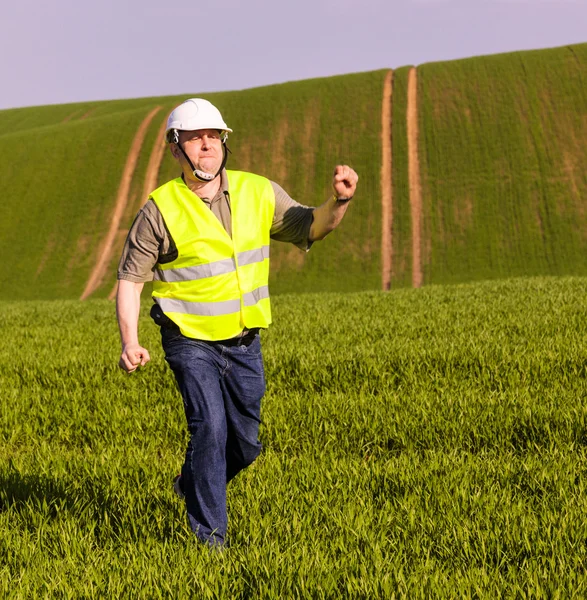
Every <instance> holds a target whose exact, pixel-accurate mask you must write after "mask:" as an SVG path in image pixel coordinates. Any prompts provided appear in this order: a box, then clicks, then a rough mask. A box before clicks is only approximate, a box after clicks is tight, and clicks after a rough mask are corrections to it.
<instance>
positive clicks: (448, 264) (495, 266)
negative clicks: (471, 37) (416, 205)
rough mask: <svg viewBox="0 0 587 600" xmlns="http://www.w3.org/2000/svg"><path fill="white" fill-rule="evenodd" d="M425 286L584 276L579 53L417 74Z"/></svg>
mask: <svg viewBox="0 0 587 600" xmlns="http://www.w3.org/2000/svg"><path fill="white" fill-rule="evenodd" d="M418 74H419V79H418V83H419V96H420V113H419V115H420V134H421V141H420V144H421V165H420V167H421V172H422V188H423V189H422V191H423V200H424V214H425V221H424V230H425V241H424V243H423V246H424V247H423V250H424V256H423V269H424V277H425V281H426V282H456V281H464V280H472V279H486V278H496V277H505V276H512V275H536V274H546V273H548V274H568V273H574V274H586V273H587V260H585V256H587V233H586V232H587V228H586V225H587V220H586V217H587V169H586V168H585V165H587V143H586V140H587V77H586V74H587V44H582V45H577V46H569V47H566V48H557V49H554V50H541V51H530V52H516V53H512V54H502V55H498V56H487V57H482V58H472V59H467V60H459V61H453V62H450V63H448V62H445V63H433V64H427V65H423V66H422V67H420V68H419V69H418Z"/></svg>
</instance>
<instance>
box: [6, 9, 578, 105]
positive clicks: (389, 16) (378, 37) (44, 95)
mask: <svg viewBox="0 0 587 600" xmlns="http://www.w3.org/2000/svg"><path fill="white" fill-rule="evenodd" d="M164 6H165V8H163V7H164ZM359 7H361V8H359ZM585 41H587V0H294V1H291V2H281V1H280V0H273V1H266V0H265V1H262V0H242V1H238V0H223V1H222V2H213V1H212V0H208V2H206V3H204V2H198V1H197V0H192V2H186V1H184V0H170V1H169V2H167V3H165V2H162V1H161V0H158V1H154V0H140V1H139V0H126V1H125V0H97V1H95V2H92V3H89V2H87V1H86V0H75V1H74V0H55V1H54V2H47V3H44V2H41V0H18V1H17V0H12V1H9V2H7V4H6V5H4V8H3V9H2V18H1V20H0V52H1V56H2V59H1V61H0V81H1V82H2V85H1V86H0V108H9V107H16V106H28V105H35V104H52V103H63V102H77V101H84V100H103V99H112V98H135V97H140V96H164V95H174V94H184V93H185V94H193V93H198V92H213V91H220V90H236V89H242V88H248V87H255V86H259V85H266V84H270V83H279V82H283V81H291V80H295V79H306V78H310V77H323V76H327V75H335V74H340V73H350V72H356V71H369V70H373V69H379V68H383V67H400V66H402V65H406V64H416V65H417V64H422V63H424V62H430V61H436V60H448V59H453V58H463V57H467V56H476V55H480V54H494V53H497V52H508V51H512V50H521V49H533V48H546V47H552V46H562V45H565V44H570V43H577V42H585Z"/></svg>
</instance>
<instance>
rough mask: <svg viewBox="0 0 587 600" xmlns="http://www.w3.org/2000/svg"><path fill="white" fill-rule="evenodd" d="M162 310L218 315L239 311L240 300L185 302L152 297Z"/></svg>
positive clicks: (188, 313) (187, 313)
mask: <svg viewBox="0 0 587 600" xmlns="http://www.w3.org/2000/svg"><path fill="white" fill-rule="evenodd" d="M154 300H155V301H156V302H157V304H158V305H159V306H160V307H161V309H162V310H163V312H166V313H169V312H176V313H182V314H184V315H198V316H200V317H219V316H221V315H230V314H232V313H237V312H240V309H241V301H240V300H225V301H223V302H187V301H185V300H175V299H173V298H154Z"/></svg>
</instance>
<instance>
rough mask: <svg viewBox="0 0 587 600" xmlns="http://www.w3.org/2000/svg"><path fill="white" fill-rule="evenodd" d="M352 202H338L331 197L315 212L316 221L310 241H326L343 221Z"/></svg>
mask: <svg viewBox="0 0 587 600" xmlns="http://www.w3.org/2000/svg"><path fill="white" fill-rule="evenodd" d="M349 204H350V201H347V202H338V201H337V200H336V197H335V196H331V197H330V198H329V199H328V200H327V201H326V202H325V203H324V204H322V205H321V206H319V207H318V208H317V209H316V210H315V211H314V220H313V222H312V226H311V227H310V241H311V242H315V241H318V240H321V239H324V238H325V237H326V236H327V235H328V234H329V233H330V232H331V231H333V230H334V229H336V228H337V227H338V224H339V223H340V222H341V221H342V218H343V217H344V213H345V212H346V210H347V208H348V206H349Z"/></svg>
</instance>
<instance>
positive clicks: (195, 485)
mask: <svg viewBox="0 0 587 600" xmlns="http://www.w3.org/2000/svg"><path fill="white" fill-rule="evenodd" d="M163 347H164V350H165V359H166V360H167V362H168V363H169V366H170V367H171V369H172V370H173V373H174V375H175V378H176V380H177V383H178V386H179V389H180V391H181V395H182V396H183V402H184V409H185V415H186V419H187V426H188V431H189V435H190V439H189V443H188V446H187V450H186V455H185V462H184V465H183V468H182V472H181V474H182V487H183V491H184V493H185V499H186V508H187V514H188V519H189V523H190V527H191V528H192V530H193V531H194V533H195V534H196V535H197V537H198V538H199V539H200V540H202V541H204V542H207V543H211V544H222V543H223V542H224V537H225V535H226V527H227V515H226V438H227V427H226V415H225V408H224V394H223V390H222V386H221V379H222V374H223V372H224V370H225V369H226V367H227V362H226V360H224V359H222V357H221V355H220V353H219V352H218V350H217V349H216V348H215V347H214V346H212V345H210V344H207V343H205V342H198V341H196V340H190V339H189V338H186V337H184V336H182V335H181V334H176V335H175V336H173V337H168V339H167V340H166V336H165V335H164V336H163Z"/></svg>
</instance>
